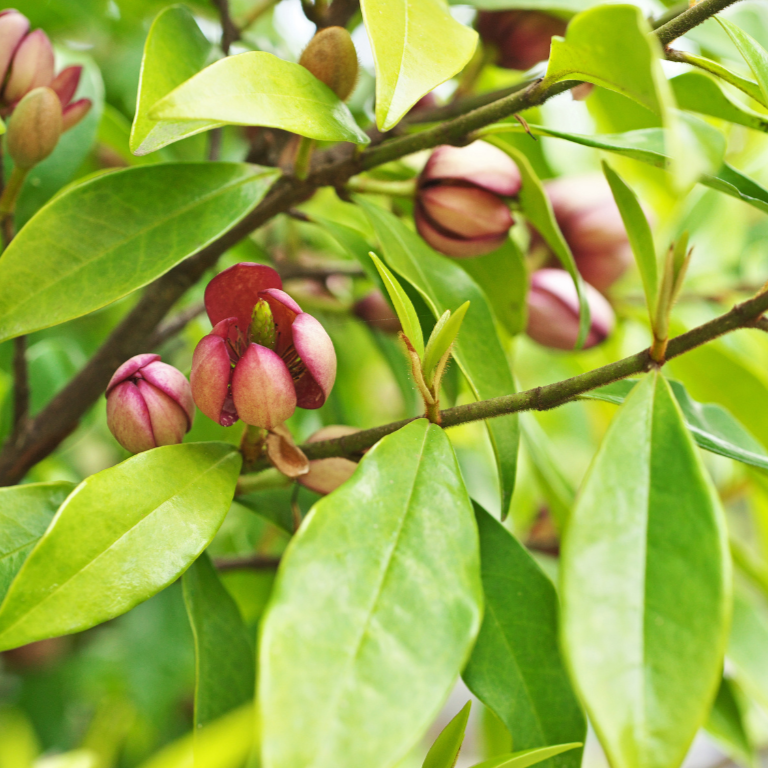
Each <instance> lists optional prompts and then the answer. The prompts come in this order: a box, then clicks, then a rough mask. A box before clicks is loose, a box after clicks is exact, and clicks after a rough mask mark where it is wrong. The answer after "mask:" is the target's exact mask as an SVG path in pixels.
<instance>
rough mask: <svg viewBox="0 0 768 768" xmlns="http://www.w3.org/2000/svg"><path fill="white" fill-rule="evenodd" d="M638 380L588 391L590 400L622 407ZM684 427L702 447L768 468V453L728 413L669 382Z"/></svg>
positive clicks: (682, 387) (618, 382) (676, 382)
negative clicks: (681, 413) (698, 399)
mask: <svg viewBox="0 0 768 768" xmlns="http://www.w3.org/2000/svg"><path fill="white" fill-rule="evenodd" d="M637 381H638V380H637V379H624V380H623V381H616V382H614V383H613V384H608V385H607V386H605V387H600V388H599V389H593V390H592V391H591V392H587V393H586V394H584V395H583V397H584V398H585V399H587V400H604V401H605V402H608V403H614V404H616V405H621V403H623V402H624V400H625V398H626V397H627V395H628V394H629V393H630V391H631V390H632V388H633V387H634V386H635V384H637ZM668 383H669V386H670V387H671V388H672V392H673V393H674V395H675V399H676V400H677V404H678V405H679V406H680V410H681V411H682V412H683V417H684V418H685V424H686V426H687V427H688V429H689V430H690V432H691V434H692V435H693V439H694V440H695V441H696V443H697V445H698V446H699V447H700V448H704V449H705V450H707V451H711V452H712V453H717V454H719V455H720V456H725V457H727V458H729V459H735V460H736V461H741V462H743V463H744V464H751V465H752V466H753V467H760V468H761V469H768V452H766V450H765V448H763V446H762V445H760V443H759V442H758V441H757V440H756V439H755V438H754V437H752V435H751V434H750V433H749V432H748V431H747V430H746V428H745V427H744V426H743V425H742V424H741V422H739V421H738V419H736V418H735V417H734V416H733V415H732V414H731V413H730V412H729V411H728V410H726V409H725V408H723V407H722V406H720V405H716V404H714V403H699V402H697V401H696V400H694V399H693V398H692V397H691V396H690V395H689V394H688V390H686V388H685V386H684V385H683V384H682V383H681V382H679V381H669V382H668Z"/></svg>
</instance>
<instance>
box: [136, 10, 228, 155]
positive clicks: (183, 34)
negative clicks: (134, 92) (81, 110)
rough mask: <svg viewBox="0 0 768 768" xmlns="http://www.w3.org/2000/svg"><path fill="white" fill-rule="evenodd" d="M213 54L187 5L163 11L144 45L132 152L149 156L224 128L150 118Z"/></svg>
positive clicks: (215, 124) (205, 123)
mask: <svg viewBox="0 0 768 768" xmlns="http://www.w3.org/2000/svg"><path fill="white" fill-rule="evenodd" d="M210 52H211V44H210V43H209V42H208V40H207V39H206V37H205V35H203V33H202V32H201V31H200V27H198V26H197V22H196V21H195V19H194V17H193V16H192V14H191V13H190V12H189V11H188V10H187V9H186V8H185V7H184V6H183V5H172V6H170V7H169V8H165V9H163V10H162V11H160V13H159V14H158V15H157V17H156V18H155V20H154V21H153V22H152V26H151V27H150V29H149V34H148V35H147V41H146V43H145V44H144V56H143V58H142V60H141V72H140V74H139V95H138V98H137V104H136V114H135V116H134V118H133V126H132V127H131V139H130V147H131V152H133V153H134V154H136V155H147V154H149V153H150V152H154V151H155V150H158V149H160V148H162V147H165V146H167V145H168V144H172V143H173V142H174V141H179V139H183V138H186V137H187V136H192V135H194V134H196V133H200V132H201V131H207V130H210V129H211V128H216V127H217V126H219V125H221V123H220V122H217V121H210V120H208V121H206V120H201V121H194V122H192V121H189V120H184V121H179V122H170V121H169V122H162V123H161V122H158V121H157V120H153V119H151V118H150V117H149V110H150V109H151V108H152V107H153V106H154V105H155V104H156V103H157V102H158V101H160V99H162V98H163V97H164V96H167V95H168V94H169V93H170V92H171V91H172V90H174V88H176V87H177V86H179V85H181V84H182V83H184V82H185V81H187V80H189V78H190V77H193V76H194V75H196V74H197V73H198V72H199V71H200V70H201V69H202V68H203V67H204V66H205V62H206V59H207V58H208V55H209V54H210Z"/></svg>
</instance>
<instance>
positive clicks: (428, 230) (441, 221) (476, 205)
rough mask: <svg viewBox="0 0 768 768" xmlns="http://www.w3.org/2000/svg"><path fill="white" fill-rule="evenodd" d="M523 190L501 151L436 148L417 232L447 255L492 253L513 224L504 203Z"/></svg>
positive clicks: (480, 146)
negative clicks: (506, 199) (507, 198)
mask: <svg viewBox="0 0 768 768" xmlns="http://www.w3.org/2000/svg"><path fill="white" fill-rule="evenodd" d="M519 191H520V171H519V170H518V168H517V166H516V165H515V163H514V162H513V161H512V160H511V159H510V158H509V156H508V155H506V154H505V153H504V152H502V151H501V150H500V149H497V148H496V147H493V146H491V145H490V144H486V143H485V142H482V141H476V142H474V143H472V144H470V145H469V146H467V147H451V146H442V147H438V148H437V149H436V150H435V151H434V152H433V153H432V155H431V157H430V158H429V161H428V162H427V165H426V166H425V168H424V170H423V171H422V174H421V176H420V177H419V186H418V193H417V197H416V207H415V210H414V219H415V222H416V228H417V229H418V231H419V234H420V235H421V236H422V237H423V238H424V239H425V240H426V241H427V242H428V243H429V244H430V245H431V246H432V247H433V248H434V249H435V250H436V251H440V253H444V254H445V255H446V256H454V257H456V258H466V257H470V256H481V255H482V254H484V253H490V252H491V251H494V250H496V249H497V248H498V247H499V246H501V245H502V244H503V243H504V241H505V240H506V238H507V234H508V233H509V229H510V227H511V226H512V224H513V223H514V219H513V218H512V214H511V213H510V212H509V206H508V205H507V203H506V201H505V200H504V198H505V197H513V196H514V195H516V194H517V193H518V192H519Z"/></svg>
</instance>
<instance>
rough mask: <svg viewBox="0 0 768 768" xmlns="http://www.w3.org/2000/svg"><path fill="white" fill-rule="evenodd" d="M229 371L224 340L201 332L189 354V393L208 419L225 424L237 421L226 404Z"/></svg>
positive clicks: (229, 363)
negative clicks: (190, 364) (190, 358)
mask: <svg viewBox="0 0 768 768" xmlns="http://www.w3.org/2000/svg"><path fill="white" fill-rule="evenodd" d="M231 375H232V364H231V362H230V359H229V353H228V352H227V345H226V342H225V341H224V340H223V339H222V338H221V337H220V336H214V335H212V334H210V335H208V336H204V337H203V338H202V339H201V340H200V343H199V344H198V345H197V347H195V352H194V354H193V355H192V372H191V373H190V375H189V380H190V383H191V387H192V397H193V398H194V400H195V405H197V407H198V408H199V409H200V410H201V411H202V412H203V413H204V414H205V415H206V416H207V417H208V418H209V419H213V421H215V422H217V423H219V424H221V425H222V426H225V427H230V426H232V424H234V423H235V422H236V421H237V413H236V412H235V411H234V409H233V408H227V407H226V406H227V399H228V395H229V382H230V378H231Z"/></svg>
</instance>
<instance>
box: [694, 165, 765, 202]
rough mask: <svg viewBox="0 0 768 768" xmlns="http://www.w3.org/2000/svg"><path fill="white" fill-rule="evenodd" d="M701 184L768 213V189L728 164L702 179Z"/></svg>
mask: <svg viewBox="0 0 768 768" xmlns="http://www.w3.org/2000/svg"><path fill="white" fill-rule="evenodd" d="M701 183H702V184H705V185H706V186H708V187H711V188H712V189H716V190H717V191H718V192H723V193H724V194H726V195H730V196H731V197H735V198H736V199H737V200H742V201H744V202H745V203H748V204H749V205H751V206H752V207H754V208H757V209H758V210H760V211H762V212H763V213H768V189H766V188H765V187H763V186H761V185H760V184H758V183H757V182H756V181H755V180H754V179H750V178H749V177H748V176H745V175H744V174H743V173H741V171H738V170H736V169H735V168H733V167H732V166H730V165H728V163H723V165H722V167H721V168H720V170H719V171H718V172H717V175H715V176H709V177H707V178H704V179H702V180H701Z"/></svg>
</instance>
